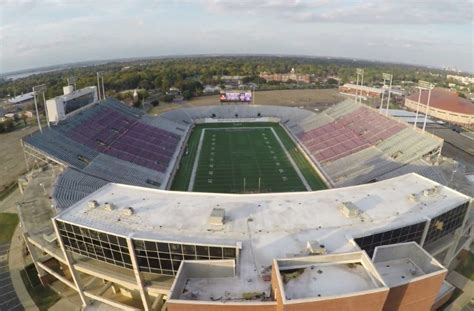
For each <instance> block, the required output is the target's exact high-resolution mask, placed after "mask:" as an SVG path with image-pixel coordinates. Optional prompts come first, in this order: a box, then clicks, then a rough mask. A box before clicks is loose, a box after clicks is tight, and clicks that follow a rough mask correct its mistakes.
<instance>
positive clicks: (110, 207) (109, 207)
mask: <svg viewBox="0 0 474 311" xmlns="http://www.w3.org/2000/svg"><path fill="white" fill-rule="evenodd" d="M104 209H105V210H106V211H112V210H113V209H114V205H113V204H112V203H110V202H105V203H104Z"/></svg>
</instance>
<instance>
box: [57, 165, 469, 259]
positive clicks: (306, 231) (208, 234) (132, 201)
mask: <svg viewBox="0 0 474 311" xmlns="http://www.w3.org/2000/svg"><path fill="white" fill-rule="evenodd" d="M435 186H436V187H438V188H436V189H435V190H436V191H435V192H433V193H431V194H430V195H426V194H423V191H424V190H427V189H434V187H435ZM410 195H412V197H411V198H410ZM90 200H96V201H97V202H98V203H99V207H97V208H90V207H89V206H88V202H89V201H90ZM468 200H469V197H468V196H465V195H463V194H461V193H459V192H456V191H455V190H452V189H450V188H448V187H445V186H442V185H439V184H438V183H436V182H434V181H432V180H430V179H427V178H424V177H422V176H419V175H417V174H407V175H403V176H399V177H396V178H392V179H388V180H384V181H380V182H377V183H372V184H365V185H360V186H353V187H347V188H341V189H329V190H321V191H314V192H298V193H271V194H246V195H239V194H217V193H198V192H177V191H165V190H157V189H150V188H142V187H136V186H129V185H122V184H114V183H110V184H107V185H106V186H104V187H103V188H101V189H99V190H98V191H96V192H94V193H92V194H91V195H90V196H88V197H86V198H84V199H82V200H81V201H79V202H77V203H76V204H74V205H73V206H71V207H70V208H68V209H66V210H65V211H64V212H62V213H60V214H59V215H58V216H57V218H58V219H60V220H63V221H66V222H71V223H75V224H78V225H82V226H86V227H89V228H94V229H97V230H100V231H106V232H110V233H114V234H117V235H122V236H128V235H130V234H132V233H133V236H134V238H143V239H153V240H164V241H179V242H183V243H189V242H190V243H203V244H216V245H236V243H237V242H238V241H244V240H249V239H250V240H252V242H251V243H252V244H253V245H254V248H255V250H256V253H257V256H262V257H263V258H264V260H265V261H268V260H271V259H272V258H276V257H287V254H288V253H293V252H294V253H299V252H300V251H301V250H302V248H303V246H302V244H304V243H306V242H307V241H308V240H314V239H317V240H320V242H321V241H323V242H324V244H325V245H326V246H327V249H328V250H329V251H330V252H334V251H339V250H354V246H353V245H352V244H350V243H348V242H349V240H350V239H351V237H352V236H354V237H355V236H358V235H367V234H368V233H369V231H371V230H372V231H381V230H383V231H386V230H390V229H391V228H399V227H400V226H403V225H409V224H414V223H417V222H420V221H424V220H425V218H426V217H431V216H436V215H439V214H440V213H442V212H443V211H445V210H449V209H451V208H453V207H455V206H458V205H459V204H462V203H464V202H466V201H468ZM105 202H110V203H112V204H113V205H114V208H113V209H112V210H108V209H106V208H104V207H103V205H104V203H105ZM343 202H352V203H353V204H354V205H355V206H356V207H357V208H358V209H359V212H360V215H359V216H358V217H346V216H345V215H344V214H343V213H342V212H341V211H340V209H339V207H340V205H341V204H342V203H343ZM128 207H132V208H133V210H134V212H133V214H132V215H126V213H124V212H125V210H126V209H127V208H128ZM214 208H222V209H224V210H225V218H224V219H225V223H224V225H223V226H222V228H221V229H219V230H212V228H210V225H209V218H210V215H211V213H212V212H213V209H214ZM249 219H251V220H249ZM249 230H250V231H252V234H251V235H252V237H251V238H249ZM282 244H285V248H284V250H283V249H281V245H282Z"/></svg>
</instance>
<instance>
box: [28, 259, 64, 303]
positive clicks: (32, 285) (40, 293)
mask: <svg viewBox="0 0 474 311" xmlns="http://www.w3.org/2000/svg"><path fill="white" fill-rule="evenodd" d="M20 274H21V278H22V279H23V283H25V286H26V289H27V290H28V293H29V294H30V296H31V299H33V301H34V302H35V304H36V306H37V307H38V309H40V310H41V311H43V310H48V309H49V308H50V307H51V306H52V305H54V304H55V303H56V302H58V300H59V299H61V296H59V295H58V294H57V293H56V292H55V291H53V290H52V289H51V288H49V287H43V286H42V285H41V283H40V280H39V278H38V275H37V272H36V268H35V266H34V265H33V264H31V265H29V266H27V267H25V269H23V270H21V271H20Z"/></svg>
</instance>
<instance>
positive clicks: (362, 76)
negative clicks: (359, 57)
mask: <svg viewBox="0 0 474 311" xmlns="http://www.w3.org/2000/svg"><path fill="white" fill-rule="evenodd" d="M356 73H357V86H359V76H360V77H361V79H360V81H361V82H360V87H361V89H360V95H361V97H360V103H362V85H364V69H362V68H357V69H356ZM358 91H359V90H358V88H356V102H359V97H358V94H359V92H358Z"/></svg>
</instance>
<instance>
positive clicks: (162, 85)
mask: <svg viewBox="0 0 474 311" xmlns="http://www.w3.org/2000/svg"><path fill="white" fill-rule="evenodd" d="M359 67H360V68H364V70H365V74H364V84H366V85H371V84H377V83H380V82H381V80H382V77H381V75H382V73H383V72H388V73H392V74H393V77H394V83H398V82H400V81H414V82H416V81H418V80H427V81H430V82H433V83H436V84H437V85H438V86H445V85H446V72H444V71H441V70H437V69H429V68H426V67H421V66H409V65H399V64H387V63H378V62H368V61H354V60H348V59H328V58H315V57H275V56H246V57H244V56H220V57H176V58H166V59H145V60H134V61H120V62H118V61H115V62H110V63H107V64H102V65H94V66H86V67H77V68H72V69H66V70H61V71H53V72H48V73H42V74H35V75H32V76H29V77H25V78H21V79H18V80H15V81H12V80H0V98H6V97H9V96H10V97H11V96H13V95H19V94H22V93H26V92H31V89H32V87H33V86H34V85H38V84H43V83H44V84H46V85H47V86H48V89H47V91H46V96H47V98H50V97H54V96H57V95H60V94H62V87H63V86H64V85H65V84H66V79H67V78H68V77H70V76H74V77H75V78H76V85H77V88H82V87H85V86H90V85H96V84H97V79H96V72H97V71H101V72H103V74H104V84H105V89H106V92H107V95H111V96H115V95H117V94H118V93H119V92H122V91H124V90H131V89H135V88H139V89H144V90H147V91H148V90H158V91H161V92H162V93H163V94H165V93H166V91H168V90H169V88H170V87H176V88H178V89H180V90H181V92H182V94H183V97H185V98H186V99H188V98H191V97H193V96H198V95H201V94H202V90H203V87H204V85H206V84H212V85H219V84H221V83H222V81H221V80H220V77H221V76H223V75H241V76H246V78H245V79H244V83H248V82H254V83H256V84H258V85H265V84H266V82H265V80H263V79H261V78H260V77H259V73H260V72H263V71H267V72H272V73H287V72H289V71H290V70H291V68H295V70H296V72H297V73H301V74H314V75H315V77H320V78H326V79H327V78H330V77H337V78H338V79H340V80H339V81H340V83H345V82H349V81H353V80H355V78H356V74H355V69H356V68H359ZM332 82H333V81H332ZM270 84H278V83H270ZM336 86H337V85H336Z"/></svg>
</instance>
